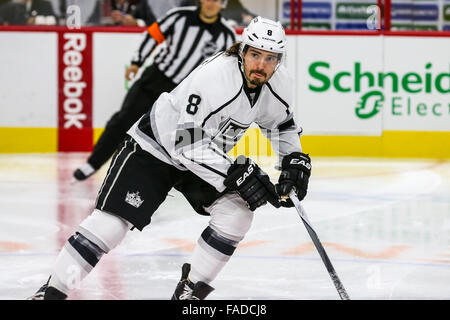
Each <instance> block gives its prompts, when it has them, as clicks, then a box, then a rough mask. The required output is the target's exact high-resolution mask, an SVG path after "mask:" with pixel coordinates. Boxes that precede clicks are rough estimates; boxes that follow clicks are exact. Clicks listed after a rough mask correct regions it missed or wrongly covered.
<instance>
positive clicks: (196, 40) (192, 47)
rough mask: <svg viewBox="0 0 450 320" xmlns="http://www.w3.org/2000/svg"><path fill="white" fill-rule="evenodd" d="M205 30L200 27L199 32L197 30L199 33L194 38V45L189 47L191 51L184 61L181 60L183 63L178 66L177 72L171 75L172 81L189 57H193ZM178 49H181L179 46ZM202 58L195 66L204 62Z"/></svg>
mask: <svg viewBox="0 0 450 320" xmlns="http://www.w3.org/2000/svg"><path fill="white" fill-rule="evenodd" d="M204 32H205V29H200V30H199V32H197V35H196V36H195V39H194V41H193V42H192V46H191V48H190V49H189V52H188V53H187V55H186V56H185V57H184V59H183V61H181V63H180V64H179V65H178V68H177V69H176V70H175V72H174V73H173V75H172V77H171V80H172V81H173V78H174V77H175V76H177V75H178V73H179V72H180V70H181V69H182V68H183V67H184V66H185V65H186V62H187V61H188V59H190V58H191V56H192V54H193V53H194V50H195V49H196V47H197V46H198V43H199V41H200V39H201V38H202V36H203V33H204ZM177 49H178V50H179V48H177ZM178 53H179V52H177V56H178ZM174 59H175V57H174ZM202 60H203V57H200V59H199V60H198V61H197V62H196V63H195V65H194V66H198V65H199V64H200V63H201V62H202ZM172 61H173V60H172Z"/></svg>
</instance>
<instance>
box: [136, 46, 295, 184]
mask: <svg viewBox="0 0 450 320" xmlns="http://www.w3.org/2000/svg"><path fill="white" fill-rule="evenodd" d="M292 83H293V81H292V79H291V78H290V77H289V76H288V72H287V70H286V68H285V67H284V66H280V68H279V69H278V70H277V71H276V72H275V73H274V75H273V76H272V78H271V79H270V80H269V82H268V83H266V84H264V85H263V86H261V87H259V88H258V90H256V91H254V92H252V90H251V89H249V88H248V87H247V85H246V81H245V78H244V75H243V73H242V71H241V68H240V62H239V60H238V58H237V57H235V56H228V55H226V54H225V53H223V52H222V53H219V54H217V55H215V56H213V57H211V58H210V59H208V60H206V61H205V62H204V63H202V64H201V65H200V66H198V67H197V68H196V69H195V70H194V71H193V72H192V73H191V74H190V75H189V76H188V77H187V78H186V79H184V80H183V81H182V82H181V83H180V84H179V85H178V86H177V87H176V88H175V89H174V90H173V91H172V92H170V93H163V94H162V95H161V96H160V97H159V98H158V100H157V101H156V102H155V104H154V105H153V107H152V108H151V109H150V111H149V112H147V114H145V115H144V116H143V117H142V118H141V119H140V120H138V121H137V122H136V123H135V124H134V125H133V126H132V127H131V128H130V129H129V131H128V134H129V135H131V136H132V137H133V138H134V139H135V140H136V142H137V143H138V144H139V145H140V146H141V148H142V149H144V150H146V151H147V152H149V153H151V154H153V155H154V156H155V157H157V158H158V159H160V160H162V161H164V162H166V163H169V164H171V165H173V166H175V167H177V168H178V169H180V170H190V171H192V172H193V173H194V174H196V175H197V176H199V177H200V178H202V179H203V180H205V181H206V182H208V183H210V184H211V185H213V186H214V187H215V188H216V189H217V190H218V191H219V192H221V191H223V190H224V189H225V186H224V185H223V181H224V179H225V177H226V176H227V171H228V168H229V167H230V165H231V164H232V163H233V160H232V159H230V157H229V156H228V155H227V152H228V151H229V150H230V149H231V148H233V147H234V145H235V144H236V143H237V142H238V140H239V139H240V138H241V137H242V136H243V135H244V133H245V131H246V130H247V128H249V127H250V125H251V124H252V123H256V124H257V125H258V126H259V127H260V128H261V129H262V132H263V133H264V134H265V135H266V136H267V137H268V138H269V140H270V142H271V144H272V147H273V148H274V149H275V152H277V153H278V156H279V161H281V159H282V158H283V157H284V156H285V155H288V154H290V153H292V152H300V151H301V145H300V139H299V137H300V133H301V130H300V129H299V128H298V127H297V126H296V124H295V123H294V119H293V113H292V89H291V86H292Z"/></svg>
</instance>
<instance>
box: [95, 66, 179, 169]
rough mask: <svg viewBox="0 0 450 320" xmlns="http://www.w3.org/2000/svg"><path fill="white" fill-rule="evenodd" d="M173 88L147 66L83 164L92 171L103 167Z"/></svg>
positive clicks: (169, 81) (151, 67) (162, 75)
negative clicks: (136, 125) (87, 164)
mask: <svg viewBox="0 0 450 320" xmlns="http://www.w3.org/2000/svg"><path fill="white" fill-rule="evenodd" d="M175 86H176V85H175V84H174V83H173V82H172V81H171V80H170V79H169V78H167V77H166V76H165V75H164V74H163V73H162V72H161V71H159V69H158V67H157V66H156V65H153V64H152V65H151V66H149V67H148V68H147V69H146V70H144V72H143V73H142V75H141V77H140V78H139V79H138V80H136V82H135V83H134V84H133V86H131V88H130V90H129V91H128V93H127V95H126V96H125V99H124V101H123V103H122V107H121V108H120V110H119V111H117V112H116V113H115V114H114V115H113V116H112V117H111V118H110V119H109V120H108V122H107V123H106V127H105V131H104V132H103V133H102V135H101V136H100V138H99V140H98V142H97V144H96V145H95V146H94V149H93V151H92V153H91V155H90V156H89V158H88V160H87V162H88V163H89V164H90V165H91V166H92V167H93V168H94V169H96V170H98V169H100V167H101V166H102V165H103V164H105V162H106V161H108V160H109V158H111V156H112V155H113V154H114V152H115V151H116V149H117V147H118V146H119V144H120V143H121V142H122V141H123V140H124V138H125V134H126V132H127V131H128V129H129V128H130V127H131V126H132V125H133V124H134V123H135V122H136V121H137V120H138V119H139V118H140V117H141V116H142V115H143V114H145V113H146V112H147V111H148V110H149V109H150V108H151V106H152V105H153V103H155V101H156V100H157V99H158V97H159V96H160V95H161V93H163V92H170V91H172V90H173V89H174V88H175Z"/></svg>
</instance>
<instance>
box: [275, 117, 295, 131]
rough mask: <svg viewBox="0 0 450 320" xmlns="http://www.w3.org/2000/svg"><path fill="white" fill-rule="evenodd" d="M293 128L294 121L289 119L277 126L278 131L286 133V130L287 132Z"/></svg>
mask: <svg viewBox="0 0 450 320" xmlns="http://www.w3.org/2000/svg"><path fill="white" fill-rule="evenodd" d="M293 127H295V121H294V118H291V119H289V120H288V121H286V122H284V123H281V124H279V125H278V128H277V129H278V130H279V131H286V130H288V129H290V128H293Z"/></svg>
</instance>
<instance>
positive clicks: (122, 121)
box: [73, 0, 236, 181]
mask: <svg viewBox="0 0 450 320" xmlns="http://www.w3.org/2000/svg"><path fill="white" fill-rule="evenodd" d="M226 4H227V0H200V1H199V7H195V6H191V7H180V8H174V9H172V10H169V11H168V12H167V14H166V15H165V16H164V17H162V18H161V19H158V21H156V22H154V23H153V24H152V25H151V26H150V27H149V28H148V29H147V30H146V31H145V32H144V38H143V40H142V43H141V44H140V46H139V48H138V49H137V51H136V53H135V55H134V56H133V58H132V61H131V65H130V67H129V68H128V69H127V71H126V75H125V76H126V78H127V79H128V80H131V78H132V76H133V75H136V74H137V72H138V70H139V68H140V67H141V66H142V65H143V64H144V62H145V60H146V59H147V57H149V56H150V54H151V53H152V52H153V51H154V50H155V49H156V48H159V49H161V50H160V51H159V52H158V54H157V55H156V56H155V59H154V62H153V64H152V65H150V66H149V67H148V68H146V69H145V70H144V72H143V73H142V76H141V77H140V78H139V79H138V80H136V82H135V83H134V84H133V85H132V86H131V88H130V90H129V91H128V92H127V94H126V96H125V99H124V100H123V103H122V107H121V109H120V110H119V111H117V112H116V113H115V114H114V115H113V116H112V117H111V119H110V120H109V121H108V122H107V124H106V127H105V131H104V132H103V133H102V135H101V136H100V138H99V140H98V142H97V143H96V145H95V146H94V150H93V151H92V153H91V154H90V155H89V158H88V159H87V162H86V163H85V164H84V165H82V166H80V167H79V168H77V169H76V170H75V171H74V173H73V175H74V178H75V179H76V180H78V181H82V180H85V179H87V178H88V177H90V176H91V175H93V174H94V173H95V172H96V171H97V170H99V169H100V168H101V167H102V166H103V165H104V164H105V163H106V162H107V161H108V160H109V159H110V158H111V156H112V155H113V153H114V152H115V151H116V149H117V147H118V146H119V144H120V143H121V142H122V141H123V139H124V138H125V134H126V132H127V130H128V129H129V128H130V127H131V126H132V124H133V123H135V122H136V121H137V120H138V119H139V118H140V117H141V116H142V115H143V114H144V113H146V112H147V111H148V108H149V107H150V106H152V105H153V103H154V102H155V101H156V99H158V97H159V95H160V94H161V93H163V92H170V91H171V90H172V89H173V88H175V86H176V85H177V84H178V83H180V82H181V80H183V79H184V78H185V77H186V76H187V75H188V74H189V73H190V72H191V71H192V70H193V69H195V68H196V67H197V66H198V65H199V64H200V63H201V62H203V61H204V60H205V59H206V58H209V57H210V56H212V55H214V54H215V53H217V52H219V51H225V50H226V49H227V48H228V47H229V46H231V45H232V44H233V43H234V42H235V41H236V35H235V32H234V30H233V29H232V28H230V27H229V26H228V24H227V22H226V20H225V19H224V18H223V17H221V15H220V11H221V10H222V9H223V8H224V7H225V6H226Z"/></svg>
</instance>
